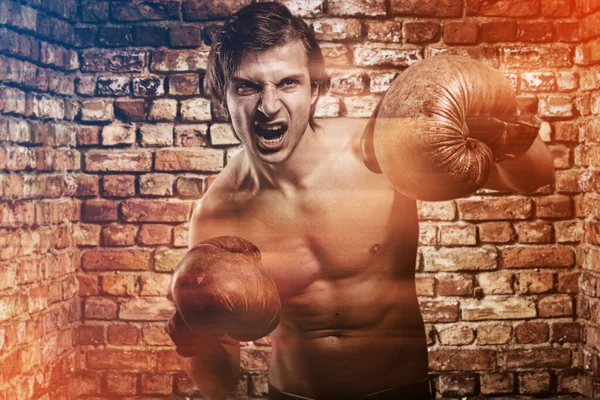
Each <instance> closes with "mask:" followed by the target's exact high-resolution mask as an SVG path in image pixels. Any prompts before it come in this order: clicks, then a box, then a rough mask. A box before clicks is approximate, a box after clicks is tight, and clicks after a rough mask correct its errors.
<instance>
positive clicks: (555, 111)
mask: <svg viewBox="0 0 600 400" xmlns="http://www.w3.org/2000/svg"><path fill="white" fill-rule="evenodd" d="M573 108H574V107H573V98H572V97H571V96H569V95H564V94H557V95H548V96H543V97H540V102H539V107H538V113H539V115H540V116H542V117H549V118H551V117H572V116H573Z"/></svg>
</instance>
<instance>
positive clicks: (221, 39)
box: [204, 2, 329, 128]
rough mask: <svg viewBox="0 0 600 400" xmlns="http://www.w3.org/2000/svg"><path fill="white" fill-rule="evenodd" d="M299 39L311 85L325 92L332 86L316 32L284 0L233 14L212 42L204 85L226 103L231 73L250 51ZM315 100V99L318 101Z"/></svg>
mask: <svg viewBox="0 0 600 400" xmlns="http://www.w3.org/2000/svg"><path fill="white" fill-rule="evenodd" d="M293 40H298V41H299V42H300V43H301V44H302V46H303V47H304V50H305V51H306V56H307V59H308V70H309V76H310V82H311V86H312V87H313V88H315V89H318V90H319V94H322V93H324V92H325V91H326V90H327V89H328V88H329V76H328V75H327V73H326V72H325V61H324V60H323V54H322V53H321V48H320V47H319V45H318V43H317V40H316V39H315V36H314V34H313V32H312V31H311V30H310V28H309V27H308V25H307V24H306V23H305V22H304V21H303V20H302V19H301V18H298V17H296V16H294V15H292V13H291V12H290V10H288V9H287V7H285V6H284V5H282V4H279V3H275V2H265V3H254V4H251V5H249V6H246V7H243V8H241V9H240V10H239V11H237V12H236V13H235V14H233V15H232V16H231V17H230V18H229V20H227V22H225V25H224V26H223V28H222V30H221V32H220V34H219V35H218V36H217V37H216V39H215V41H214V42H213V45H212V48H211V50H210V54H209V55H208V66H207V68H206V77H205V79H204V89H205V91H206V92H207V93H209V94H210V95H212V96H213V97H214V98H215V99H216V100H218V101H219V102H221V103H223V102H224V100H225V92H226V90H227V85H228V83H229V81H228V78H229V77H231V76H232V75H233V74H234V73H235V71H236V70H237V69H238V68H239V66H240V64H241V62H242V58H243V57H244V55H245V54H246V53H248V52H249V51H262V50H267V49H270V48H272V47H276V46H281V45H284V44H286V43H289V42H290V41H293ZM315 104H316V102H315ZM314 112H315V105H313V106H312V107H311V112H310V119H309V123H310V126H311V127H312V128H314V127H315V126H316V124H315V121H314Z"/></svg>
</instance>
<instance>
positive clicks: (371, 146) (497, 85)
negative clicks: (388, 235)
mask: <svg viewBox="0 0 600 400" xmlns="http://www.w3.org/2000/svg"><path fill="white" fill-rule="evenodd" d="M539 127H540V121H539V120H538V119H537V118H536V117H535V116H534V115H533V114H530V113H527V112H526V111H525V110H524V109H523V108H521V107H519V105H518V103H517V98H516V95H515V93H514V91H513V88H512V86H511V84H510V82H509V81H508V79H507V78H506V77H504V75H503V74H502V73H501V72H500V71H498V70H495V69H493V68H491V67H490V66H488V65H486V64H484V63H482V62H480V61H476V60H472V59H469V58H466V57H461V56H437V57H433V58H429V59H426V60H423V61H420V62H418V63H416V64H414V65H412V66H411V67H409V68H408V69H406V70H405V71H404V72H402V73H401V74H400V75H399V76H398V77H397V78H396V79H395V80H394V82H393V83H392V85H391V87H390V89H389V90H388V92H387V93H386V95H385V96H384V97H383V99H382V100H381V102H380V104H379V105H378V106H377V110H376V111H375V113H374V117H373V118H372V119H371V121H370V123H369V125H368V126H367V129H366V130H365V133H364V134H363V137H362V141H361V147H362V156H363V161H364V162H365V165H366V166H367V167H368V168H369V169H370V170H371V171H373V172H377V173H381V172H383V173H384V174H385V175H386V176H387V178H388V179H389V180H390V182H391V183H392V185H393V186H394V187H395V188H396V190H398V191H399V192H401V193H403V194H404V195H406V196H409V197H412V198H415V199H419V200H429V201H437V200H449V199H453V198H457V197H462V196H466V195H468V194H471V193H473V192H475V191H476V190H478V189H479V188H481V187H482V186H483V185H484V184H485V182H486V181H487V179H488V177H489V174H490V171H491V169H492V167H493V165H494V162H500V161H502V160H504V159H515V158H518V157H519V156H521V155H523V154H525V152H526V151H527V150H528V149H529V148H530V147H531V145H532V144H533V142H534V140H535V138H536V136H537V133H538V130H539Z"/></svg>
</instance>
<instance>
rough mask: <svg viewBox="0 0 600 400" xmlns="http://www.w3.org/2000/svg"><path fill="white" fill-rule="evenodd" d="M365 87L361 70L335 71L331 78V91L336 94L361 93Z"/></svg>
mask: <svg viewBox="0 0 600 400" xmlns="http://www.w3.org/2000/svg"><path fill="white" fill-rule="evenodd" d="M365 87H366V82H365V77H364V75H363V74H362V72H356V71H348V72H345V73H344V72H342V71H335V73H334V74H333V76H332V78H331V93H336V94H349V95H352V94H361V93H363V92H364V90H365Z"/></svg>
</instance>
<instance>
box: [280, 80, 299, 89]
mask: <svg viewBox="0 0 600 400" xmlns="http://www.w3.org/2000/svg"><path fill="white" fill-rule="evenodd" d="M297 84H298V81H297V80H295V79H285V80H283V81H282V82H281V86H282V87H291V86H295V85H297Z"/></svg>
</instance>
